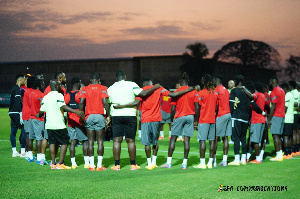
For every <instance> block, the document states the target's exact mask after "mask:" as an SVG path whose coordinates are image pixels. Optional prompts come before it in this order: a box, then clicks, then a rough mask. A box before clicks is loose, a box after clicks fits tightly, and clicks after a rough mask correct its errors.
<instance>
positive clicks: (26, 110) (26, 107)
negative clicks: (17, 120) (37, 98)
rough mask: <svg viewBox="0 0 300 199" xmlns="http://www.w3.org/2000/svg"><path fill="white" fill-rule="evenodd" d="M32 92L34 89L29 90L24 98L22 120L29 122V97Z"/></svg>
mask: <svg viewBox="0 0 300 199" xmlns="http://www.w3.org/2000/svg"><path fill="white" fill-rule="evenodd" d="M32 90H33V89H32V88H27V89H26V91H25V93H24V98H23V107H22V119H23V120H27V121H28V120H29V119H30V114H31V108H30V103H29V95H30V93H31V91H32Z"/></svg>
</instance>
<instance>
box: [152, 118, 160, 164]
mask: <svg viewBox="0 0 300 199" xmlns="http://www.w3.org/2000/svg"><path fill="white" fill-rule="evenodd" d="M160 125H161V123H160V122H153V137H152V151H153V155H152V162H151V167H152V169H154V168H157V165H156V159H157V152H158V148H159V143H158V138H159V128H160Z"/></svg>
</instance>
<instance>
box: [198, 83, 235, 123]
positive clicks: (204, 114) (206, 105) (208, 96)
mask: <svg viewBox="0 0 300 199" xmlns="http://www.w3.org/2000/svg"><path fill="white" fill-rule="evenodd" d="M198 96H199V97H198V101H199V105H200V106H201V109H200V117H199V123H207V124H214V123H216V105H217V98H218V94H217V93H216V92H215V91H214V92H208V90H207V89H206V88H205V89H203V90H201V91H200V92H199V93H198ZM228 103H229V102H228Z"/></svg>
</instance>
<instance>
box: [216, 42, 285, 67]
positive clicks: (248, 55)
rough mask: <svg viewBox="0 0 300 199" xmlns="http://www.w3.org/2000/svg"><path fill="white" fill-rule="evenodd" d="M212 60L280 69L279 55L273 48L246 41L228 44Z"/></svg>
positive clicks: (262, 43)
mask: <svg viewBox="0 0 300 199" xmlns="http://www.w3.org/2000/svg"><path fill="white" fill-rule="evenodd" d="M213 59H215V60H217V61H224V62H233V63H238V64H242V65H244V66H256V67H260V68H274V69H275V68H279V67H280V66H279V62H280V55H279V53H278V52H277V50H276V49H275V48H273V47H272V46H270V45H268V44H266V43H264V42H262V41H253V40H248V39H244V40H240V41H233V42H229V43H228V44H226V45H225V46H223V47H222V48H221V49H220V50H218V51H217V52H216V53H215V54H214V57H213Z"/></svg>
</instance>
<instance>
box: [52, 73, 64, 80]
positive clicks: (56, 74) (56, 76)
mask: <svg viewBox="0 0 300 199" xmlns="http://www.w3.org/2000/svg"><path fill="white" fill-rule="evenodd" d="M63 73H64V72H62V71H58V72H57V73H55V75H54V79H58V78H59V76H61V74H63Z"/></svg>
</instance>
